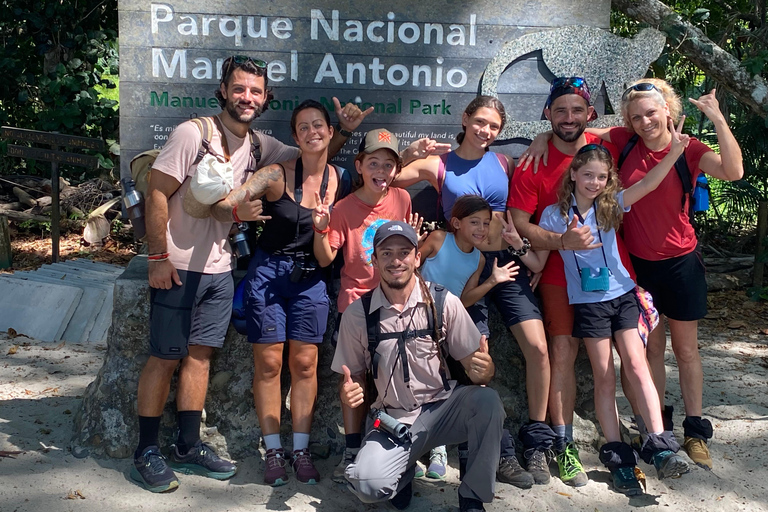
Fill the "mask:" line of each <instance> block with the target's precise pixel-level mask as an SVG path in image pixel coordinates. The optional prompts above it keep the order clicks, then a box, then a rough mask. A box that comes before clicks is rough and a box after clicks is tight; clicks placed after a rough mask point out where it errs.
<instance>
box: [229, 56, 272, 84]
mask: <svg viewBox="0 0 768 512" xmlns="http://www.w3.org/2000/svg"><path fill="white" fill-rule="evenodd" d="M246 62H250V63H251V64H253V65H254V67H255V68H256V69H258V70H259V71H260V72H261V73H263V72H264V71H265V70H266V69H267V63H266V62H264V61H263V60H260V59H254V58H251V57H248V56H246V55H233V56H231V57H228V58H227V60H225V61H224V65H223V66H222V69H223V70H224V71H223V73H221V81H222V82H223V81H224V79H225V78H227V77H228V76H229V73H230V71H232V66H233V65H234V66H237V67H239V66H242V65H243V64H245V63H246Z"/></svg>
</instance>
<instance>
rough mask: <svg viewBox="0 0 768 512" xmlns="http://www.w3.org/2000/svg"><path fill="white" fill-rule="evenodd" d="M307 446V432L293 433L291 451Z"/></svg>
mask: <svg viewBox="0 0 768 512" xmlns="http://www.w3.org/2000/svg"><path fill="white" fill-rule="evenodd" d="M305 448H309V434H304V433H301V432H294V433H293V451H297V450H303V449H305Z"/></svg>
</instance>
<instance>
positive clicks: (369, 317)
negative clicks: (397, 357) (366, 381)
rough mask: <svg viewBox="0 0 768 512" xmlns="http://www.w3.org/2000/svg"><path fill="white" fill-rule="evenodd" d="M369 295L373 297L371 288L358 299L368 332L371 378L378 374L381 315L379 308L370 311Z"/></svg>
mask: <svg viewBox="0 0 768 512" xmlns="http://www.w3.org/2000/svg"><path fill="white" fill-rule="evenodd" d="M371 297H373V290H371V291H369V292H368V293H366V294H364V295H363V296H362V297H361V298H360V299H361V300H362V301H363V311H364V312H365V327H366V331H367V333H368V353H370V354H371V373H372V374H373V378H374V379H376V377H377V376H378V374H379V354H378V352H376V349H377V348H378V346H379V342H380V341H381V340H380V339H379V318H380V317H381V314H380V313H381V310H379V309H377V310H376V311H374V312H371Z"/></svg>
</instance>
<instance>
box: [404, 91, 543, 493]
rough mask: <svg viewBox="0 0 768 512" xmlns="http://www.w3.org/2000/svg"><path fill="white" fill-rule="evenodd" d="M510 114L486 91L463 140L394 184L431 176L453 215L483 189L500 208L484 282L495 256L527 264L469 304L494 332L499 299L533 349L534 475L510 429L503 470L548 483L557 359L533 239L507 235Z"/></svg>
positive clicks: (527, 430)
mask: <svg viewBox="0 0 768 512" xmlns="http://www.w3.org/2000/svg"><path fill="white" fill-rule="evenodd" d="M505 122H506V112H505V110H504V106H503V105H502V103H501V102H500V101H499V100H498V99H497V98H494V97H491V96H478V97H477V98H475V99H474V100H472V101H471V102H470V103H469V105H467V108H466V109H465V110H464V113H463V115H462V131H461V133H459V134H458V135H457V136H456V141H457V142H458V143H459V147H458V148H456V149H455V150H453V151H451V152H450V153H447V154H445V155H441V156H433V155H427V156H425V157H424V158H422V159H418V160H415V161H413V162H411V163H410V164H409V165H407V166H406V167H404V168H403V171H402V172H401V173H400V175H399V176H398V177H397V178H396V179H395V182H394V185H395V186H400V187H407V186H410V185H412V184H414V183H416V182H418V181H422V180H427V181H429V183H430V184H432V186H433V187H435V189H437V191H438V195H439V197H440V198H441V206H442V211H443V213H444V215H445V217H446V218H450V215H451V209H452V208H453V205H454V203H455V201H456V199H458V198H459V197H461V196H463V195H465V194H475V195H478V196H480V197H482V198H483V199H485V200H486V201H488V202H489V203H490V205H491V208H492V210H493V212H494V215H493V217H492V220H491V225H490V227H489V230H488V236H487V238H486V240H485V241H484V242H482V243H481V244H480V246H479V248H480V249H481V250H482V251H483V254H484V256H485V261H486V265H485V268H484V270H483V272H482V274H481V276H480V280H479V282H480V283H482V282H484V281H485V280H486V279H488V278H489V277H490V276H491V274H492V272H493V267H494V264H495V265H498V266H500V267H501V266H504V265H506V264H507V263H509V262H511V261H515V265H517V266H520V268H521V270H520V272H519V273H518V275H517V276H516V278H515V280H514V281H507V282H504V283H499V284H497V285H496V286H494V287H493V288H492V289H491V290H490V292H488V294H487V296H486V297H485V298H484V299H482V300H481V301H479V302H478V303H477V304H475V305H474V306H472V307H471V308H469V309H468V310H469V312H470V315H471V316H472V319H473V320H474V321H475V323H476V324H477V327H478V329H480V332H481V333H483V334H485V335H486V336H488V335H489V334H490V331H489V326H488V323H487V322H488V306H487V303H486V301H487V300H493V301H494V303H495V304H496V307H497V309H498V310H499V312H500V313H501V315H502V317H503V320H504V324H505V326H506V327H507V328H508V329H509V330H510V331H511V332H512V334H513V335H514V337H515V339H516V340H517V341H518V343H519V344H520V348H521V350H522V352H523V355H524V357H525V362H526V387H527V392H528V411H529V418H530V421H529V422H528V423H527V424H525V425H523V426H522V427H521V429H520V439H521V440H522V441H523V448H524V450H525V455H526V459H527V461H528V469H529V471H531V472H532V473H533V477H532V476H531V474H528V473H527V472H525V471H524V470H523V469H522V468H521V467H520V464H519V463H518V461H517V458H516V456H515V450H514V446H513V444H512V441H511V437H510V436H506V439H507V440H508V442H506V443H503V444H504V445H505V446H504V447H503V449H502V454H501V455H502V459H501V463H500V466H499V472H498V474H497V476H498V478H499V479H500V480H501V481H503V482H507V483H512V484H513V485H517V486H519V487H522V488H528V487H530V486H531V485H532V484H533V483H534V481H535V482H536V483H547V482H549V479H550V477H549V468H548V466H547V458H546V453H547V450H549V449H550V448H551V446H552V440H553V439H554V432H552V429H551V428H550V427H549V426H548V425H547V424H546V423H545V421H546V416H547V397H548V395H549V381H550V365H549V356H548V352H547V340H546V336H545V334H544V324H543V323H542V319H541V313H540V312H539V307H538V302H537V300H536V297H535V296H534V295H533V291H532V290H531V285H530V281H529V278H528V275H527V272H526V269H525V268H524V266H523V263H522V262H521V261H520V259H519V256H518V255H519V254H524V253H525V251H526V250H527V247H528V245H527V243H526V242H525V241H524V240H523V239H520V240H519V241H518V244H517V245H516V246H510V245H509V244H508V243H507V242H505V241H504V240H503V239H502V237H501V232H502V229H503V226H502V224H501V221H500V220H499V218H498V217H499V216H500V215H504V213H505V212H506V203H507V195H508V192H509V175H510V174H511V171H512V169H514V163H513V162H512V159H511V158H508V157H506V156H504V155H502V154H498V153H494V152H491V151H489V148H490V145H491V144H492V143H493V142H494V140H495V139H496V137H497V136H498V134H499V132H500V131H501V129H502V128H503V127H504V123H505ZM494 262H495V263H494Z"/></svg>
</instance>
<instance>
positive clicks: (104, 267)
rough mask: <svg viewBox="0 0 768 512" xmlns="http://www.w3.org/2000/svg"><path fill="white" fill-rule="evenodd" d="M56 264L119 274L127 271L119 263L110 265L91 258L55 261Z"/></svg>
mask: <svg viewBox="0 0 768 512" xmlns="http://www.w3.org/2000/svg"><path fill="white" fill-rule="evenodd" d="M54 265H64V266H68V267H78V268H83V269H91V270H98V271H100V272H110V273H114V274H117V275H120V274H122V273H123V272H124V271H125V267H121V266H119V265H110V264H109V263H101V262H99V261H91V260H67V261H62V262H59V263H54Z"/></svg>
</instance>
